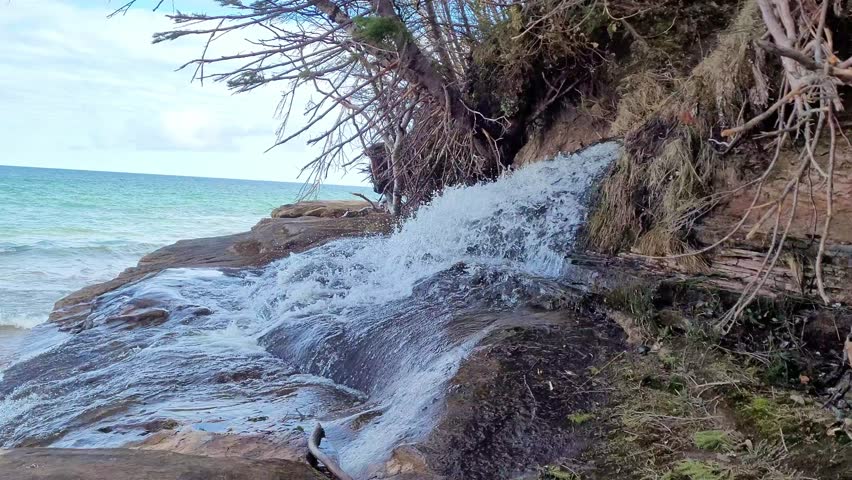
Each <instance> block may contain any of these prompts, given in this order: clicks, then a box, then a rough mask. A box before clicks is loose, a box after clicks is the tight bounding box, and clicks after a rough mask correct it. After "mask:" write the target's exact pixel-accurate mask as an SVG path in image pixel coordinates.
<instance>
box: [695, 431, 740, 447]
mask: <svg viewBox="0 0 852 480" xmlns="http://www.w3.org/2000/svg"><path fill="white" fill-rule="evenodd" d="M692 438H693V439H694V440H695V446H696V447H698V448H700V449H702V450H726V449H728V448H730V447H731V441H730V438H729V437H728V434H727V432H724V431H722V430H702V431H700V432H695V433H694V434H693V435H692Z"/></svg>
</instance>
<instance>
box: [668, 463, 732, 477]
mask: <svg viewBox="0 0 852 480" xmlns="http://www.w3.org/2000/svg"><path fill="white" fill-rule="evenodd" d="M731 478H733V477H732V475H731V472H730V471H728V470H726V469H724V468H722V467H721V466H719V465H718V464H716V463H712V462H701V461H698V460H683V461H682V462H680V463H678V464H677V466H676V467H675V468H674V469H672V470H671V471H670V472H669V473H667V474H666V475H664V476H663V480H728V479H731Z"/></svg>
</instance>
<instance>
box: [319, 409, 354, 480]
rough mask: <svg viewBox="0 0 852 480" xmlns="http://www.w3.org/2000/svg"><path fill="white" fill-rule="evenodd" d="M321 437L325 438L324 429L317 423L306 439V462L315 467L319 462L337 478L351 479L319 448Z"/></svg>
mask: <svg viewBox="0 0 852 480" xmlns="http://www.w3.org/2000/svg"><path fill="white" fill-rule="evenodd" d="M323 438H325V430H323V428H322V425H320V424H319V423H317V426H316V428H314V431H313V433H312V434H311V438H310V439H308V450H309V451H310V453H308V463H310V464H311V465H312V466H313V467H314V468H316V466H317V462H321V463H322V464H323V465H325V467H326V468H327V469H328V471H329V472H331V474H332V475H334V476H335V477H336V478H338V479H339V480H352V477H350V476H349V474H347V473H346V472H344V471H343V469H342V468H340V465H338V464H337V462H335V461H334V460H332V458H331V457H329V456H328V455H326V454H325V452H323V451H322V450H320V448H319V445H320V442H322V439H323Z"/></svg>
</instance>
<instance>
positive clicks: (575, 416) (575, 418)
mask: <svg viewBox="0 0 852 480" xmlns="http://www.w3.org/2000/svg"><path fill="white" fill-rule="evenodd" d="M594 419H595V415H594V414H592V413H589V412H575V413H572V414H571V415H568V421H569V422H571V423H573V424H574V425H582V424H584V423H588V422H591V421H592V420H594Z"/></svg>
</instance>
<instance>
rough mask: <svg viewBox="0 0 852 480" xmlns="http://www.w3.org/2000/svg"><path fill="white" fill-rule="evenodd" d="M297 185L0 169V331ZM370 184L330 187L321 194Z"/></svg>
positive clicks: (290, 196)
mask: <svg viewBox="0 0 852 480" xmlns="http://www.w3.org/2000/svg"><path fill="white" fill-rule="evenodd" d="M301 187H302V185H301V184H298V183H280V182H259V181H248V180H228V179H216V178H197V177H173V176H160V175H138V174H127V173H111V172H89V171H80V170H56V169H40V168H21V167H5V166H0V327H2V326H6V327H9V326H14V327H18V328H29V327H32V326H33V325H36V324H39V323H41V322H43V321H45V320H46V319H47V316H48V314H49V313H50V311H51V309H52V307H53V304H54V302H56V301H57V300H59V299H60V298H62V297H63V296H64V295H66V294H68V293H70V292H72V291H74V290H77V289H79V288H81V287H84V286H86V285H89V284H92V283H96V282H101V281H105V280H108V279H110V278H112V277H114V276H115V275H117V274H118V273H119V272H121V271H122V270H123V269H125V268H127V267H130V266H133V265H135V264H136V262H137V261H138V260H139V258H140V257H142V256H143V255H145V254H147V253H149V252H151V251H153V250H155V249H157V248H159V247H162V246H164V245H168V244H170V243H174V242H175V241H177V240H180V239H184V238H199V237H208V236H214V235H225V234H230V233H237V232H241V231H245V230H248V229H249V228H251V227H252V226H253V225H254V224H255V223H257V221H258V220H259V219H260V218H261V217H265V216H267V215H269V212H270V211H271V210H272V209H273V208H275V207H278V206H280V205H282V204H285V203H291V202H293V201H295V200H296V199H297V198H298V197H299V192H300V189H301ZM351 192H359V193H364V194H370V193H371V192H370V190H369V189H367V188H363V187H350V186H334V185H329V186H325V187H323V189H322V190H321V191H320V192H319V194H318V195H317V198H320V199H337V198H340V199H353V198H354V197H352V195H351Z"/></svg>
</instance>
